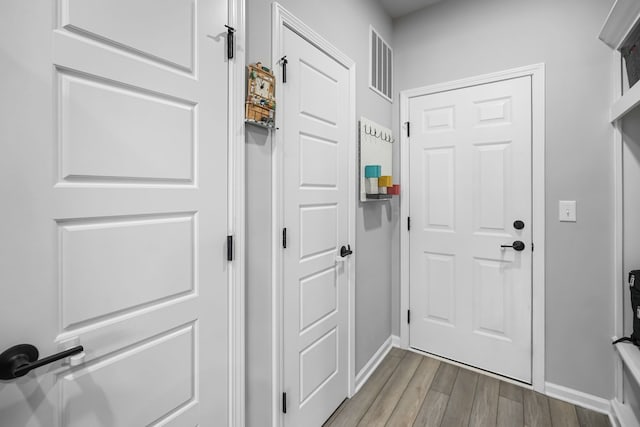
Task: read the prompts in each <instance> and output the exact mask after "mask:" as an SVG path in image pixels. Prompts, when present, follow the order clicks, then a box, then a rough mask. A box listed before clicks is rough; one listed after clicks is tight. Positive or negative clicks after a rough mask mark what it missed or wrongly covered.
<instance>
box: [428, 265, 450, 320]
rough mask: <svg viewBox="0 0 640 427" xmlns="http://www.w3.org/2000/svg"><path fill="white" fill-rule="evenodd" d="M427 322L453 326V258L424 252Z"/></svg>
mask: <svg viewBox="0 0 640 427" xmlns="http://www.w3.org/2000/svg"><path fill="white" fill-rule="evenodd" d="M423 262H424V268H425V270H426V271H425V275H424V276H423V277H425V278H426V280H427V283H425V288H426V290H427V310H426V317H427V319H428V320H431V321H436V322H438V323H445V324H448V325H453V324H455V319H454V316H455V312H454V308H455V304H454V303H455V256H453V255H447V254H435V253H429V252H425V254H424V258H423Z"/></svg>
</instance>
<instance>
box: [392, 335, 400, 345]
mask: <svg viewBox="0 0 640 427" xmlns="http://www.w3.org/2000/svg"><path fill="white" fill-rule="evenodd" d="M391 347H400V348H401V346H400V337H399V336H397V335H391Z"/></svg>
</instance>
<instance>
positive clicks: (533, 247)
mask: <svg viewBox="0 0 640 427" xmlns="http://www.w3.org/2000/svg"><path fill="white" fill-rule="evenodd" d="M535 248H536V245H535V244H534V243H533V242H531V252H533V251H534V249H535Z"/></svg>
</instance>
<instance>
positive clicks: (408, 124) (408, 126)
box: [405, 122, 411, 138]
mask: <svg viewBox="0 0 640 427" xmlns="http://www.w3.org/2000/svg"><path fill="white" fill-rule="evenodd" d="M405 123H406V124H407V138H409V137H410V136H411V122H405Z"/></svg>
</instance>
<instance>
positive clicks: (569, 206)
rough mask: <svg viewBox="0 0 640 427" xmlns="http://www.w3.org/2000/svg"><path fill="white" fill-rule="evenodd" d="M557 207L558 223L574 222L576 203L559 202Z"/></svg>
mask: <svg viewBox="0 0 640 427" xmlns="http://www.w3.org/2000/svg"><path fill="white" fill-rule="evenodd" d="M558 206H559V219H560V221H565V222H576V201H575V200H560V202H559V204H558Z"/></svg>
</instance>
